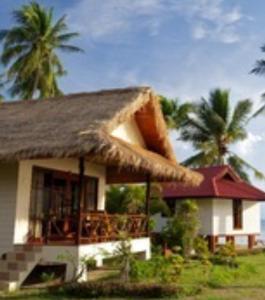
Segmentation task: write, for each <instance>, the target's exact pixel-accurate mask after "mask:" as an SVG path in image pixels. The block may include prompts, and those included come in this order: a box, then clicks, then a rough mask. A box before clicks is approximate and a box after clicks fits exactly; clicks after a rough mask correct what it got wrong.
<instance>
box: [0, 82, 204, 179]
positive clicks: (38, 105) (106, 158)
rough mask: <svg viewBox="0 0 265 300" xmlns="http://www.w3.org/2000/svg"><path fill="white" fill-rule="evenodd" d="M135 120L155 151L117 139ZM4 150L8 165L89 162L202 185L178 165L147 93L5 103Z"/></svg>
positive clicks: (0, 154)
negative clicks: (117, 130) (65, 160)
mask: <svg viewBox="0 0 265 300" xmlns="http://www.w3.org/2000/svg"><path fill="white" fill-rule="evenodd" d="M132 117H134V118H135V120H136V122H137V124H138V126H139V128H140V130H141V132H142V134H143V137H144V139H145V142H146V145H147V148H148V149H149V150H150V151H148V150H144V149H141V148H140V147H136V146H132V145H129V144H128V143H126V142H124V141H121V140H119V139H117V138H114V137H112V136H111V132H112V131H113V129H115V128H116V127H117V126H118V125H119V124H121V123H122V122H124V121H126V120H128V119H130V118H132ZM0 145H1V147H0V160H4V161H11V160H22V159H33V158H63V157H80V156H87V157H89V158H90V159H94V160H97V161H101V162H104V163H107V164H108V165H111V166H114V165H115V166H118V167H119V168H131V169H132V170H134V171H141V172H145V173H148V174H150V175H152V176H153V177H157V178H158V177H159V178H164V179H174V180H175V179H177V180H181V181H185V182H189V183H193V184H195V183H199V182H200V179H201V178H200V176H198V175H197V174H196V173H194V172H191V171H189V170H187V169H186V168H184V167H181V166H179V165H177V163H176V161H175V156H174V153H173V150H172V147H171V145H170V143H169V140H168V137H167V129H166V125H165V122H164V119H163V117H162V113H161V110H160V106H159V102H158V100H157V98H156V96H155V95H154V94H153V92H152V91H151V89H150V88H145V87H143V88H127V89H116V90H108V91H100V92H94V93H80V94H73V95H68V96H62V97H57V98H53V99H45V100H41V101H37V100H28V101H17V102H9V103H7V102H5V103H2V104H0Z"/></svg>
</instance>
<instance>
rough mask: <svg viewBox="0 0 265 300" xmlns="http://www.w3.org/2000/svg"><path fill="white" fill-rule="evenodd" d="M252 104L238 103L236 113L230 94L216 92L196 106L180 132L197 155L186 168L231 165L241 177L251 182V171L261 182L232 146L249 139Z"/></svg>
mask: <svg viewBox="0 0 265 300" xmlns="http://www.w3.org/2000/svg"><path fill="white" fill-rule="evenodd" d="M251 111H252V102H251V101H250V100H248V99H246V100H241V101H239V102H237V104H236V106H235V108H234V110H233V111H231V103H230V99H229V91H227V90H220V89H216V90H213V91H212V92H210V95H209V99H208V100H206V99H204V98H202V99H201V101H200V102H199V103H198V104H194V112H193V113H192V114H189V115H188V117H187V120H186V122H185V124H184V125H183V126H182V127H181V130H180V139H181V140H183V141H187V142H191V143H192V145H193V147H194V149H196V150H197V153H196V154H195V155H193V156H192V157H190V158H188V159H187V160H185V161H184V165H186V166H194V167H200V166H212V165H222V164H230V165H231V166H232V167H233V168H234V169H235V170H236V171H237V172H238V174H239V175H240V176H241V177H242V178H243V179H246V180H248V174H247V171H249V170H250V171H252V172H254V175H255V176H256V177H257V178H259V179H264V178H265V177H264V175H263V174H262V173H261V172H260V171H258V170H257V169H256V168H255V167H253V166H252V165H251V164H250V163H248V162H246V161H245V160H244V159H243V158H242V157H240V156H239V155H237V154H236V153H235V152H233V151H232V149H231V146H232V145H234V144H236V143H237V142H239V141H243V140H244V139H246V138H247V135H248V134H247V130H246V125H247V122H248V120H249V118H250V116H251Z"/></svg>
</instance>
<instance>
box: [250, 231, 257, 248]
mask: <svg viewBox="0 0 265 300" xmlns="http://www.w3.org/2000/svg"><path fill="white" fill-rule="evenodd" d="M255 239H256V237H255V235H254V234H250V235H248V249H249V250H252V249H253V248H254V246H255Z"/></svg>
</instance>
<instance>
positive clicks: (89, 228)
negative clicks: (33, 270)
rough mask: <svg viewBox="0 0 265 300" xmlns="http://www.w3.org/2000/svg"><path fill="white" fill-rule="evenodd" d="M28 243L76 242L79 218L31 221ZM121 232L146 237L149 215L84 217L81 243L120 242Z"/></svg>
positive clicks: (35, 219)
mask: <svg viewBox="0 0 265 300" xmlns="http://www.w3.org/2000/svg"><path fill="white" fill-rule="evenodd" d="M30 227H31V230H30V235H29V242H32V243H33V242H41V243H46V244H50V243H57V244H58V243H62V242H64V243H75V241H76V237H77V234H78V233H77V232H78V218H77V216H76V215H75V216H67V217H66V216H65V217H58V216H54V215H51V216H48V217H47V218H45V219H44V218H31V226H30ZM121 232H126V233H127V234H128V236H130V237H131V238H139V237H144V236H147V216H146V215H144V214H125V215H119V214H107V213H106V212H90V213H82V214H81V232H80V243H82V244H91V243H101V242H107V241H116V240H119V238H120V234H121Z"/></svg>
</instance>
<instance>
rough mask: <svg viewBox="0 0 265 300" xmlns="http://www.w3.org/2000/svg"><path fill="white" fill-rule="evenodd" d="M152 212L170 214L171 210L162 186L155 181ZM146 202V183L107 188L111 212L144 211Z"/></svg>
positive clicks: (108, 206) (153, 184)
mask: <svg viewBox="0 0 265 300" xmlns="http://www.w3.org/2000/svg"><path fill="white" fill-rule="evenodd" d="M151 198H152V201H151V202H150V213H151V214H152V215H153V214H156V213H159V212H161V213H163V214H164V215H169V214H170V210H169V207H168V206H167V204H166V202H165V201H163V199H162V191H161V186H160V185H158V184H155V183H152V185H151ZM145 203H146V187H145V186H144V185H128V184H127V185H112V186H110V187H109V189H108V190H107V195H106V210H107V211H108V212H109V213H112V214H114V213H119V214H124V213H126V212H129V213H144V212H145Z"/></svg>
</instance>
